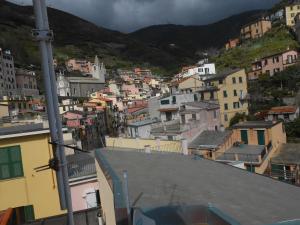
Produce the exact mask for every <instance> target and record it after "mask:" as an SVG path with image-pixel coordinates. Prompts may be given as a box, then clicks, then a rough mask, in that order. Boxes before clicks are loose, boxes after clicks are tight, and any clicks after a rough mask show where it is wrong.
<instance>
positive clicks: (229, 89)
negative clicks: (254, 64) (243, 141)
mask: <svg viewBox="0 0 300 225" xmlns="http://www.w3.org/2000/svg"><path fill="white" fill-rule="evenodd" d="M205 82H206V85H207V86H213V87H217V88H218V91H217V99H218V102H219V104H220V113H221V124H222V125H223V126H224V127H229V123H230V120H231V119H232V117H234V116H235V115H236V113H245V114H248V101H247V98H248V86H247V74H246V72H245V70H244V69H236V70H233V71H230V72H226V73H223V74H218V75H216V76H213V77H211V78H209V79H206V80H205Z"/></svg>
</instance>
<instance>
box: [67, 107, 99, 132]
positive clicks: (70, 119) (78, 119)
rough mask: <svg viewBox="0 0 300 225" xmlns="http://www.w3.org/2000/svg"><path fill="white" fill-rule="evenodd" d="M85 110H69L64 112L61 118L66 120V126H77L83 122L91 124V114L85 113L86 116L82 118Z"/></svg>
mask: <svg viewBox="0 0 300 225" xmlns="http://www.w3.org/2000/svg"><path fill="white" fill-rule="evenodd" d="M84 113H85V112H82V111H72V112H71V111H70V112H66V113H65V114H64V115H63V118H64V119H65V120H66V124H67V127H71V128H79V127H81V126H82V125H83V124H87V125H92V124H93V118H92V117H93V115H87V118H84V117H83V115H84Z"/></svg>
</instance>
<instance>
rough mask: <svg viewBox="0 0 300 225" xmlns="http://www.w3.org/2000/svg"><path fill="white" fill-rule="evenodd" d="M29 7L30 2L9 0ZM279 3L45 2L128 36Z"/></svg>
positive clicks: (249, 0) (193, 0) (211, 0)
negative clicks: (159, 26)
mask: <svg viewBox="0 0 300 225" xmlns="http://www.w3.org/2000/svg"><path fill="white" fill-rule="evenodd" d="M11 1H12V2H17V3H22V4H29V3H31V0H11ZM276 2H278V0H47V3H48V5H51V6H52V7H54V8H58V9H61V10H64V11H67V12H70V13H72V14H75V15H77V16H80V17H82V18H84V19H87V20H89V21H92V22H94V23H96V24H97V25H99V26H103V27H106V28H110V29H114V30H119V31H123V32H131V31H134V30H136V29H139V28H142V27H145V26H150V25H155V24H167V23H172V24H183V25H202V24H208V23H212V22H216V21H218V20H220V19H222V18H225V17H228V16H230V15H233V14H237V13H240V12H243V11H247V10H252V9H263V8H269V7H271V6H272V5H273V4H274V3H276Z"/></svg>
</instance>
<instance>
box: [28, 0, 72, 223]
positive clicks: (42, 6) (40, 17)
mask: <svg viewBox="0 0 300 225" xmlns="http://www.w3.org/2000/svg"><path fill="white" fill-rule="evenodd" d="M33 5H34V8H35V14H36V25H37V29H38V31H41V32H46V33H47V32H48V33H47V34H48V35H49V23H48V15H47V7H46V2H45V0H33ZM40 48H41V49H40V50H41V53H42V66H43V75H44V78H45V80H44V85H45V88H46V89H47V91H48V93H47V95H46V97H47V107H49V106H50V107H51V110H50V111H49V112H48V115H50V117H51V121H50V120H49V124H50V123H51V126H53V127H54V129H53V130H51V133H52V132H53V133H54V134H53V136H54V137H55V139H54V140H52V142H55V143H56V144H57V145H56V154H57V157H58V159H59V160H60V163H61V164H60V169H59V172H60V173H61V178H60V180H59V181H60V182H61V184H60V186H62V189H63V190H59V191H60V192H61V193H60V197H62V199H61V200H60V201H61V203H63V204H61V208H63V209H64V208H65V206H67V210H68V224H69V225H74V218H73V209H72V200H71V191H70V187H69V178H68V168H67V160H66V155H65V149H64V146H63V144H64V140H63V134H62V124H61V119H60V115H59V109H58V97H57V88H56V79H55V72H54V68H53V53H52V46H51V39H48V40H47V39H45V40H43V39H41V40H40Z"/></svg>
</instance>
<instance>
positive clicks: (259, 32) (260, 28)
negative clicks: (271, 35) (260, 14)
mask: <svg viewBox="0 0 300 225" xmlns="http://www.w3.org/2000/svg"><path fill="white" fill-rule="evenodd" d="M271 28H272V23H271V21H270V20H266V19H260V20H257V21H256V22H253V23H250V24H247V25H245V26H244V27H243V28H242V29H241V38H242V40H249V39H256V38H260V37H262V36H263V35H264V34H265V33H266V32H268V31H269V30H270V29H271Z"/></svg>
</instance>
